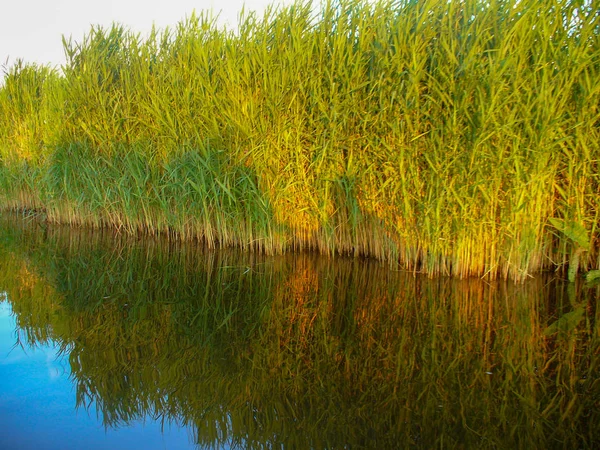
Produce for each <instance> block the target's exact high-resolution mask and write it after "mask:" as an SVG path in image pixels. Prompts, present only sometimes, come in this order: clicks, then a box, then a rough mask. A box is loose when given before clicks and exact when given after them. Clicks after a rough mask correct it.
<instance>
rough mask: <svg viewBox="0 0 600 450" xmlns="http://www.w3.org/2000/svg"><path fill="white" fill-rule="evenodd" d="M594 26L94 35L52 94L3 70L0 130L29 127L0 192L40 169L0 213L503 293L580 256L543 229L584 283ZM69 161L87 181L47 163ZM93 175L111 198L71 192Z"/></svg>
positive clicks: (406, 8)
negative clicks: (355, 262)
mask: <svg viewBox="0 0 600 450" xmlns="http://www.w3.org/2000/svg"><path fill="white" fill-rule="evenodd" d="M594 5H595V4H594V2H582V1H579V0H552V1H548V0H522V1H514V0H501V1H494V2H486V1H482V0H464V1H452V2H448V1H443V0H430V1H417V2H415V1H410V0H384V1H380V2H375V3H372V2H366V1H361V0H340V1H331V2H325V3H323V4H322V5H320V7H317V6H316V5H312V4H310V3H308V2H302V1H299V2H296V3H294V4H292V5H290V6H287V7H280V8H271V9H268V10H267V12H266V13H265V15H264V17H258V16H257V15H256V14H254V13H247V14H244V15H242V17H241V18H240V22H239V25H238V30H237V31H236V32H232V31H229V30H226V29H221V28H218V27H217V25H216V23H215V21H214V20H213V19H212V18H211V17H210V16H209V15H207V14H200V15H192V16H191V17H190V18H189V19H186V20H185V21H183V22H181V23H180V24H179V25H178V26H177V27H175V28H173V29H167V30H164V31H158V30H154V31H153V32H152V33H151V34H150V35H149V36H147V37H141V36H139V35H136V34H133V33H131V32H130V31H128V30H127V29H126V28H124V27H122V26H118V25H114V26H113V27H111V28H109V29H104V28H99V27H95V28H93V29H92V30H91V32H90V33H89V34H88V35H87V37H86V38H84V39H83V41H82V42H80V43H73V42H71V41H65V50H66V53H67V56H68V62H67V64H66V66H65V67H64V68H63V73H62V74H60V75H58V74H57V73H55V72H52V71H50V72H48V69H45V68H40V67H36V66H27V70H25V69H24V68H23V67H21V66H19V67H17V68H15V69H14V70H13V72H11V73H13V75H14V76H12V78H11V77H7V79H6V80H7V81H6V82H5V86H4V87H2V88H1V89H0V110H2V111H9V110H10V111H12V110H20V108H21V109H22V108H25V110H26V111H28V112H27V113H26V114H21V113H19V114H15V115H13V114H2V115H0V148H2V153H1V154H2V159H3V161H4V162H3V164H0V171H1V172H2V174H0V178H1V177H3V176H4V175H3V174H4V171H8V170H9V169H8V166H7V164H10V165H13V166H15V167H18V168H19V169H18V170H19V171H21V170H22V171H25V172H27V173H28V172H29V171H30V170H31V165H34V166H35V168H36V170H39V172H38V175H39V176H38V175H36V177H35V178H34V184H35V189H34V190H33V191H31V189H29V188H28V187H27V186H21V185H16V186H13V187H11V190H10V192H7V191H3V192H0V198H3V199H4V200H2V204H3V205H5V206H10V207H12V206H15V205H18V204H19V203H22V205H21V206H24V207H29V205H30V204H35V205H38V204H39V199H40V197H42V198H45V199H47V201H45V203H44V206H45V207H46V208H47V209H48V215H49V217H51V218H53V220H57V221H65V222H77V223H87V224H91V225H99V224H102V225H107V226H117V227H121V228H122V227H125V228H126V229H128V230H138V229H139V230H146V231H149V232H171V231H173V233H175V234H178V235H180V236H182V237H185V238H200V239H207V240H208V241H210V242H213V243H217V242H218V243H220V244H227V245H239V246H242V247H257V248H259V249H262V250H264V251H268V252H271V253H279V252H283V251H286V250H289V249H303V248H313V249H317V250H319V251H320V252H322V253H326V254H332V253H344V254H352V255H357V256H358V255H366V256H370V257H375V258H379V259H382V260H387V261H389V262H390V263H392V264H396V263H399V264H400V265H401V267H403V268H405V269H407V270H411V271H414V272H426V273H429V274H431V275H436V274H451V275H455V276H459V277H466V276H471V275H477V276H483V275H485V276H488V277H490V278H494V277H497V276H501V277H512V278H514V279H524V278H526V277H527V276H528V275H529V274H530V273H533V272H535V271H539V270H543V269H547V268H551V267H553V266H555V265H562V264H564V263H565V261H566V260H567V259H568V258H569V255H570V249H569V248H568V247H569V245H570V242H571V241H572V240H573V237H575V239H579V238H581V237H582V236H581V235H580V234H578V232H577V230H576V229H569V230H570V231H569V230H567V229H565V228H564V227H563V231H565V230H566V231H569V233H570V234H571V236H570V237H569V236H568V235H567V233H563V234H564V236H563V237H561V238H559V239H558V240H557V239H555V237H554V236H553V234H552V233H551V232H550V230H548V229H547V227H546V224H547V223H548V220H549V219H550V218H554V217H562V218H564V220H565V224H567V223H574V224H581V226H583V227H585V229H586V230H590V232H589V233H590V234H589V235H587V236H588V241H586V246H585V248H588V247H589V250H586V254H585V258H586V259H585V260H584V261H582V262H581V264H582V266H585V267H586V268H589V267H592V266H593V267H597V265H598V260H599V254H598V245H597V242H598V240H597V223H598V218H599V217H598V214H599V213H598V211H600V196H598V192H599V191H600V179H599V178H598V161H599V160H600V155H599V153H598V152H599V149H598V145H597V143H598V142H599V141H600V127H599V126H598V125H599V123H600V110H599V108H598V105H600V32H599V29H600V25H599V22H600V15H599V14H598V8H595V7H594ZM17 74H21V75H19V76H16V75H17ZM30 78H33V79H35V82H31V83H30V82H29V81H27V82H25V80H29V79H30ZM15 80H21V81H19V83H20V84H19V83H16V81H15ZM15 83H16V85H18V86H20V87H19V89H21V91H23V92H24V93H25V92H26V93H27V95H26V96H25V97H26V98H27V99H23V100H19V99H20V98H21V97H19V99H17V97H15V96H14V95H13V96H11V94H10V92H13V91H14V89H15V88H14V87H11V86H15ZM38 87H41V88H40V89H38ZM25 97H23V98H25ZM30 98H33V99H34V100H30ZM35 99H37V100H35ZM35 102H38V103H39V102H41V103H42V104H43V105H45V106H43V107H42V108H41V109H37V107H35V106H31V105H35V104H36V103H35ZM28 105H29V106H28ZM40 114H42V116H43V117H44V119H42V116H40ZM36 133H37V134H36ZM40 133H41V134H43V135H44V138H43V139H39V138H37V137H36V138H35V139H34V138H31V136H33V135H35V136H37V135H38V134H40ZM23 134H24V135H26V136H27V137H21V136H22V135H23ZM74 147H77V148H81V149H83V148H85V150H82V151H83V153H85V155H86V156H84V157H85V158H86V161H75V160H73V159H72V158H66V159H65V158H63V157H62V156H61V155H62V154H63V153H64V152H69V151H70V150H69V149H72V148H74ZM133 154H135V155H138V156H136V157H135V158H134V159H135V161H136V162H134V160H133V159H131V158H133V156H131V155H133ZM31 155H38V156H35V157H33V156H31ZM127 155H130V156H127ZM215 155H219V156H218V157H216V156H215ZM42 156H43V157H42ZM215 158H217V159H216V160H215ZM24 160H25V161H27V162H28V165H27V166H25V165H23V164H20V163H22V162H23V161H24ZM121 160H123V163H121ZM217 160H218V163H217ZM58 161H61V162H60V164H62V165H63V166H62V167H58V166H57V164H58ZM107 161H115V162H118V164H117V165H118V167H119V170H124V173H123V174H122V175H121V176H120V177H121V179H122V180H129V181H127V182H124V181H123V183H121V184H119V185H117V186H119V188H122V190H119V189H117V190H116V191H115V190H114V189H113V188H112V187H113V185H112V184H110V182H109V181H108V179H107V181H106V183H103V182H94V181H93V178H92V177H91V176H90V175H89V174H92V173H96V172H97V173H98V174H101V173H102V171H104V170H108V169H106V164H107ZM127 161H129V162H128V163H127ZM183 161H195V162H196V163H198V164H199V165H198V166H197V167H198V169H197V170H198V171H199V173H194V172H195V170H196V169H191V172H190V170H189V169H190V168H191V166H185V168H184V167H183V166H181V165H180V163H183ZM142 162H143V163H142ZM13 163H14V164H13ZM125 163H127V164H125ZM19 164H20V165H19ZM185 164H187V163H185ZM206 164H208V165H206ZM80 166H84V167H86V169H85V170H87V171H88V172H86V173H87V174H88V175H84V172H85V171H84V172H82V173H80V170H79V167H80ZM11 170H12V172H10V171H9V172H10V173H13V172H14V171H15V169H11ZM130 170H131V171H132V172H129V171H130ZM139 170H143V174H142V173H140V172H139ZM173 170H174V171H175V172H171V171H173ZM183 173H187V174H188V175H186V176H189V177H190V178H189V179H188V180H186V181H183V187H182V185H180V184H176V185H174V186H170V185H169V180H172V179H173V178H172V175H173V174H182V175H183ZM192 173H194V174H193V175H192ZM52 174H61V175H60V176H61V177H62V178H60V179H56V178H55V179H52V177H53V176H54V175H52ZM100 176H101V175H100ZM139 176H142V177H143V178H146V177H148V179H147V180H145V182H146V183H150V184H147V186H145V187H144V189H143V191H144V192H143V194H144V195H142V192H140V191H139V189H140V186H139V183H138V182H139V181H144V180H140V179H139ZM82 177H85V179H87V180H90V181H89V182H90V184H87V182H86V181H84V178H82ZM22 178H23V179H30V178H31V176H30V175H27V176H22ZM71 178H72V179H71ZM133 180H137V181H135V182H133ZM130 181H132V182H131V183H130ZM177 183H179V181H177ZM198 183H200V184H198ZM211 183H212V184H211ZM61 186H63V187H61ZM67 186H69V189H74V190H73V191H69V192H66V191H64V189H66V188H67ZM57 189H58V190H57ZM61 189H63V191H61ZM127 189H130V190H127ZM182 189H183V191H182ZM186 189H189V190H191V191H194V192H195V194H193V195H195V196H196V197H192V198H193V208H192V210H194V208H197V209H200V210H201V214H195V213H189V214H187V215H186V214H185V211H186V208H187V207H188V203H186V202H187V201H192V199H191V198H190V197H189V196H187V195H178V193H182V192H187V191H186ZM115 192H119V195H120V196H122V197H121V198H120V199H118V200H114V201H112V200H111V201H109V200H108V199H113V198H114V197H113V195H116V194H115ZM175 195H177V196H175ZM190 195H191V194H190ZM197 196H204V198H202V199H200V198H199V197H197ZM57 199H58V200H57ZM91 199H94V200H93V201H92V200H91ZM50 200H52V201H50ZM63 200H64V201H63ZM99 200H101V201H99ZM90 202H91V203H90ZM75 205H77V206H76V207H75ZM129 208H131V209H129ZM181 214H184V216H185V217H184V216H181ZM173 224H174V226H173ZM236 224H239V227H238V225H236ZM232 227H233V228H232ZM240 227H241V228H243V231H241V230H239V229H236V228H240ZM575 242H577V240H575ZM582 242H583V241H582ZM567 244H569V245H567ZM582 248H584V247H582Z"/></svg>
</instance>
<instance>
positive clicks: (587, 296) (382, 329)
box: [0, 218, 600, 448]
mask: <svg viewBox="0 0 600 450" xmlns="http://www.w3.org/2000/svg"><path fill="white" fill-rule="evenodd" d="M9 222H10V223H9ZM0 230H1V231H0V234H1V236H0V250H1V251H0V268H1V270H0V291H6V297H7V299H8V301H10V302H11V305H12V308H13V311H14V312H15V314H16V318H17V321H18V326H19V328H20V336H21V337H22V339H23V340H24V343H26V344H29V345H38V344H40V343H45V342H47V341H48V340H49V339H53V340H55V341H56V342H58V343H59V344H60V346H61V349H62V350H61V351H62V352H64V353H65V354H68V356H69V363H70V366H71V370H72V379H73V383H74V385H75V387H76V393H77V394H76V407H78V408H89V407H90V405H95V407H96V408H97V409H98V413H99V414H100V415H101V417H102V420H103V423H104V424H105V426H107V427H121V426H126V425H127V424H128V423H129V422H130V421H132V420H136V419H139V418H141V417H159V418H162V420H164V421H165V423H177V424H180V425H188V426H191V427H192V428H193V429H194V430H196V431H195V435H194V438H195V440H196V442H197V443H198V444H200V445H202V446H204V447H218V446H222V445H236V444H237V445H240V446H243V447H261V448H262V447H272V446H279V445H284V446H286V447H289V448H309V447H312V448H340V447H346V446H347V447H354V448H360V447H371V448H391V447H398V446H400V447H403V446H405V447H410V446H417V447H436V446H437V447H445V446H460V447H462V446H464V447H477V448H490V447H509V446H510V447H514V448H532V447H538V448H543V447H546V448H549V447H576V446H578V447H591V446H593V444H594V443H597V442H598V440H599V439H600V437H599V435H600V431H599V430H598V429H597V427H595V426H594V425H593V424H597V423H600V416H599V413H598V411H599V406H600V395H599V394H600V381H599V377H598V373H599V370H598V365H599V359H598V349H599V348H600V346H599V345H598V341H599V333H598V325H597V323H598V322H597V317H598V309H597V308H596V305H597V298H598V287H592V286H585V285H573V284H571V285H568V284H564V283H561V282H559V281H557V280H553V279H549V278H542V277H540V278H538V279H535V280H530V281H528V282H526V283H524V284H513V283H507V282H499V283H488V282H484V281H481V280H463V281H458V280H450V279H435V280H431V279H427V278H421V277H418V276H417V277H414V276H413V275H412V274H405V273H398V272H392V271H390V270H389V269H388V268H387V267H384V266H381V265H379V264H376V263H374V262H370V261H364V260H358V259H335V260H332V259H329V260H328V259H323V258H318V257H314V256H312V255H308V254H302V255H296V256H293V257H292V256H285V257H266V256H261V255H258V254H247V253H242V252H236V251H208V250H205V249H202V248H200V247H198V246H193V245H182V244H180V243H174V242H168V241H161V240H158V239H144V240H135V239H133V240H132V239H131V238H126V237H123V236H115V235H113V234H111V233H102V232H99V231H96V232H94V233H91V232H86V231H82V230H79V231H77V230H70V229H63V228H45V227H43V226H41V225H40V224H36V223H34V222H31V223H29V224H26V223H23V222H21V221H15V220H13V219H7V218H4V219H3V221H2V224H1V226H0Z"/></svg>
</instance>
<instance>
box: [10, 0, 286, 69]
mask: <svg viewBox="0 0 600 450" xmlns="http://www.w3.org/2000/svg"><path fill="white" fill-rule="evenodd" d="M290 3H292V0H245V1H244V0H220V1H219V0H0V65H3V64H5V63H6V61H7V58H8V65H9V66H10V65H12V64H13V63H14V62H15V61H16V60H17V59H18V58H21V59H23V60H24V61H25V62H32V63H38V64H50V65H60V64H63V63H64V62H65V58H64V53H63V46H62V39H61V37H62V36H63V35H64V36H66V37H69V36H71V37H72V38H73V40H75V41H81V40H82V38H83V36H84V35H85V34H87V33H88V32H89V30H90V28H91V25H92V24H94V25H103V26H110V24H112V23H113V22H118V23H121V24H123V25H125V26H126V27H127V28H129V29H130V30H132V31H134V32H140V33H142V34H145V33H147V32H149V31H150V29H151V28H152V24H153V23H154V24H156V26H157V27H159V28H161V29H162V28H164V27H166V26H172V25H175V24H177V22H179V21H180V20H182V19H184V18H185V17H186V16H189V15H191V13H192V11H193V10H196V11H197V12H200V11H203V10H212V11H213V13H214V14H215V15H216V14H217V13H219V12H220V14H219V22H220V23H227V24H228V26H229V27H235V25H236V24H237V18H238V14H239V12H240V11H241V9H242V6H243V5H244V4H245V5H246V10H250V11H252V10H253V11H257V12H259V13H260V14H262V12H263V11H264V8H265V7H266V6H267V5H278V4H290Z"/></svg>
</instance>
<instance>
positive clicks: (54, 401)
mask: <svg viewBox="0 0 600 450" xmlns="http://www.w3.org/2000/svg"><path fill="white" fill-rule="evenodd" d="M3 297H4V298H3ZM3 300H4V301H3ZM19 340H20V341H21V344H19ZM70 374H71V372H70V367H69V363H68V356H67V355H60V354H59V347H58V346H57V344H56V343H50V344H44V345H37V346H36V347H35V348H33V347H30V346H28V345H26V343H25V342H24V339H23V337H22V336H21V339H19V336H18V329H17V326H16V323H15V319H14V316H13V315H12V311H11V307H10V303H9V302H8V301H6V294H4V293H0V380H1V382H0V449H6V450H10V449H15V450H16V449H19V450H27V449H36V450H37V449H45V450H53V449H57V450H58V449H61V450H68V449H83V448H85V449H107V448H110V449H111V450H115V449H135V448H143V449H187V448H193V447H194V446H193V444H192V443H191V442H190V437H191V436H190V432H189V430H187V429H186V428H181V427H178V426H169V425H165V428H164V429H161V428H162V426H161V423H160V422H159V421H156V420H152V419H146V420H140V421H137V422H133V423H130V424H129V426H127V427H122V428H119V429H105V427H104V426H103V424H102V422H101V420H98V419H97V418H96V413H95V411H96V408H95V405H91V406H90V408H89V411H87V410H85V409H82V408H79V409H76V408H75V403H76V398H75V390H74V388H73V385H72V382H71V380H70Z"/></svg>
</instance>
